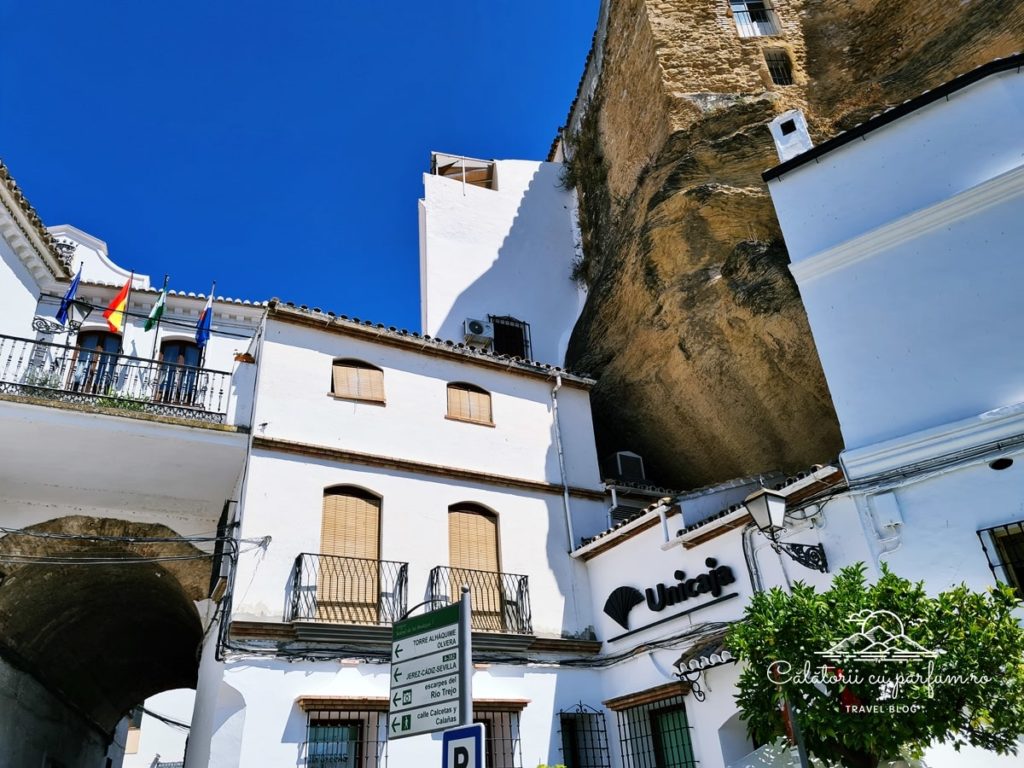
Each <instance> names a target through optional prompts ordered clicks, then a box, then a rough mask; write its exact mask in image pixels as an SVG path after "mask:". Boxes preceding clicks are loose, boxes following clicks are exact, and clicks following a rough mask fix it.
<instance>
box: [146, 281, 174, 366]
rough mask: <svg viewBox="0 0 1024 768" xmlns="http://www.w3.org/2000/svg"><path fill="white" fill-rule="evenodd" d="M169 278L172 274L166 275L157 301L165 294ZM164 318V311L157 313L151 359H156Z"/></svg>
mask: <svg viewBox="0 0 1024 768" xmlns="http://www.w3.org/2000/svg"><path fill="white" fill-rule="evenodd" d="M168 278H170V275H164V287H163V288H162V289H161V290H160V295H159V296H157V297H156V300H157V301H160V299H161V298H162V297H163V295H164V291H166V290H167V280H168ZM164 309H165V310H166V309H167V307H166V306H165V307H164ZM163 319H164V313H163V312H161V313H160V314H159V315H157V318H156V328H154V329H153V331H154V333H153V354H152V355H150V356H149V359H150V360H154V361H155V360H156V346H157V344H159V343H160V321H161V320H163Z"/></svg>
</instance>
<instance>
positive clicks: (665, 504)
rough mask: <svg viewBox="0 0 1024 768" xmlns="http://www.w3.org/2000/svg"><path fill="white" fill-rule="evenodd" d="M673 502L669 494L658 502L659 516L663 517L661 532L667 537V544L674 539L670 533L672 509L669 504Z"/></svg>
mask: <svg viewBox="0 0 1024 768" xmlns="http://www.w3.org/2000/svg"><path fill="white" fill-rule="evenodd" d="M671 503H672V499H671V498H669V497H668V496H666V497H665V498H663V499H661V500H660V501H659V502H658V517H659V518H661V532H662V534H663V535H664V537H665V543H666V544H668V543H669V541H671V540H672V537H671V536H669V535H668V511H669V509H671V507H670V506H669V505H670V504H671Z"/></svg>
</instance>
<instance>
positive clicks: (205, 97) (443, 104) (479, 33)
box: [0, 0, 598, 328]
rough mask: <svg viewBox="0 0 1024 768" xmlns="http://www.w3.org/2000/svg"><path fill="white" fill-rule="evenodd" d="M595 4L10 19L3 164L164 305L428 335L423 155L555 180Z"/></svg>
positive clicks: (255, 5)
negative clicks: (558, 147)
mask: <svg viewBox="0 0 1024 768" xmlns="http://www.w3.org/2000/svg"><path fill="white" fill-rule="evenodd" d="M597 8H598V0H555V1H554V2H551V1H550V0H547V1H546V2H544V1H542V0H509V1H506V0H490V2H488V1H487V0H443V1H442V2H437V1H436V0H435V2H416V3H414V2H408V0H399V2H397V3H377V2H359V1H358V0H300V1H299V2H293V3H289V4H282V3H268V2H265V1H264V0H248V1H247V2H221V1H219V0H206V2H202V3H199V2H195V1H194V0H181V1H180V2H177V3H151V2H139V1H138V0H132V1H131V2H110V1H107V0H99V1H98V2H93V3H82V2H67V0H62V1H61V2H56V1H55V0H34V1H33V2H26V3H17V2H8V3H3V4H2V5H0V29H3V33H4V34H3V38H4V40H3V44H2V46H0V62H2V64H3V72H4V74H3V77H2V80H0V157H2V158H3V159H4V161H5V162H6V163H7V165H8V167H9V168H10V171H11V173H12V174H13V175H14V177H15V178H16V179H17V180H18V183H19V184H20V185H21V187H22V189H23V190H24V191H25V194H26V195H27V197H28V198H29V200H30V201H31V202H32V203H33V205H35V207H36V209H37V210H38V212H39V214H40V216H41V217H42V219H43V221H44V222H46V223H47V224H50V225H52V224H72V225H74V226H77V227H79V228H81V229H84V230H85V231H87V232H89V233H91V234H93V235H95V236H97V237H99V238H101V239H103V240H105V241H106V242H107V244H108V246H109V247H110V253H111V257H112V258H113V259H114V260H115V261H116V262H118V263H119V264H121V265H122V266H124V267H126V268H130V269H134V270H136V271H138V272H144V273H148V274H150V275H151V276H152V277H153V279H154V281H159V280H160V279H162V276H163V274H164V273H170V275H171V288H174V289H179V290H192V291H197V292H200V291H201V292H204V293H205V292H207V291H208V290H209V285H210V282H211V280H214V279H216V280H217V293H218V294H222V295H229V296H235V297H240V298H249V299H268V298H271V297H273V296H278V297H280V298H282V299H285V300H288V301H294V302H296V303H302V304H308V305H310V306H318V307H322V308H323V309H331V310H333V311H335V312H338V313H344V314H348V315H356V316H358V317H360V318H366V319H372V320H375V321H379V322H385V323H388V324H395V325H400V326H403V327H408V328H418V327H419V309H418V300H419V288H418V280H419V278H418V272H417V269H418V266H417V265H418V245H417V213H416V201H417V200H418V199H419V197H420V196H421V195H422V192H423V189H422V182H421V174H422V172H423V171H425V170H427V169H428V167H429V153H430V151H431V150H439V151H443V152H451V153H456V154H464V155H469V156H471V157H482V158H524V159H543V158H544V157H545V156H546V154H547V152H548V148H549V146H550V144H551V141H552V139H553V138H554V136H555V132H556V130H557V128H558V127H559V126H560V125H561V124H562V123H563V122H564V119H565V116H566V113H567V112H568V108H569V105H570V103H571V101H572V98H573V96H574V94H575V90H576V85H577V82H578V80H579V77H580V74H581V72H582V69H583V64H584V59H585V57H586V53H587V50H588V49H589V46H590V39H591V36H592V34H593V30H594V25H595V23H596V17H597Z"/></svg>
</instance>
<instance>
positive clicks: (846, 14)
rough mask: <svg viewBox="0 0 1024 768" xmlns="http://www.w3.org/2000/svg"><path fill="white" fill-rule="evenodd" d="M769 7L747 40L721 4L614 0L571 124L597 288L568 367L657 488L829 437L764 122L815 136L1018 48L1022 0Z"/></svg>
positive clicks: (828, 413)
mask: <svg viewBox="0 0 1024 768" xmlns="http://www.w3.org/2000/svg"><path fill="white" fill-rule="evenodd" d="M774 6H775V17H774V23H775V29H774V31H775V32H776V33H777V34H773V35H769V36H760V35H759V36H750V37H740V36H739V34H738V33H737V23H736V21H737V20H736V18H735V17H734V16H733V15H732V12H731V11H730V4H729V3H728V2H727V1H726V0H611V2H610V3H609V12H608V15H607V33H606V35H605V37H604V40H603V44H602V41H600V40H599V41H598V42H597V43H596V44H598V45H601V46H602V47H601V51H600V53H601V56H600V61H601V68H600V75H599V79H598V80H597V87H596V90H595V91H594V94H593V97H592V98H591V99H589V101H588V102H587V103H586V104H578V105H577V110H578V112H579V113H580V114H583V117H582V119H581V120H579V119H578V120H576V121H575V130H574V131H573V133H572V135H571V137H570V139H569V142H570V150H571V152H572V160H571V162H570V163H569V173H568V179H567V180H568V181H569V182H570V183H572V184H575V185H576V187H577V189H578V191H579V193H580V209H581V212H580V215H581V224H582V228H583V233H584V253H585V258H584V261H583V263H582V264H581V265H580V268H579V274H580V276H581V277H582V278H583V279H585V280H586V282H587V283H588V285H589V288H590V295H589V298H588V302H587V305H586V307H585V309H584V312H583V315H582V317H581V319H580V321H579V323H578V324H577V326H576V329H575V332H574V334H573V339H572V341H571V343H570V348H569V353H568V359H567V363H568V364H569V365H571V366H572V367H574V368H576V369H579V370H585V371H589V372H591V373H594V374H596V375H598V377H599V383H598V385H597V387H596V388H595V390H594V393H593V404H594V410H595V420H596V427H597V432H598V443H599V447H600V449H601V450H602V452H605V453H609V452H611V451H614V450H633V451H636V452H638V453H640V454H641V455H643V456H644V457H645V459H646V462H647V467H648V474H649V476H650V477H652V478H653V479H655V480H658V481H660V482H662V483H664V484H667V485H674V486H677V487H688V486H695V485H701V484H706V483H711V482H716V481H720V480H725V479H728V478H731V477H736V476H740V475H746V474H752V473H757V472H761V471H766V470H769V469H774V468H782V469H792V468H797V467H801V466H806V465H809V464H812V463H815V462H819V461H822V460H827V459H830V458H832V457H834V456H835V455H836V454H837V453H838V452H839V451H840V450H841V449H842V443H841V438H840V433H839V427H838V423H837V421H836V417H835V414H834V412H833V408H832V403H831V399H830V397H829V393H828V388H827V385H826V383H825V379H824V376H823V374H822V371H821V367H820V364H819V362H818V357H817V353H816V351H815V348H814V342H813V339H812V337H811V333H810V329H809V327H808V324H807V319H806V316H805V313H804V309H803V305H802V303H801V300H800V296H799V293H798V291H797V288H796V285H795V283H794V282H793V279H792V277H791V276H790V273H789V270H788V256H787V254H786V250H785V246H784V244H783V242H782V239H781V234H780V231H779V227H778V223H777V221H776V219H775V215H774V210H773V208H772V204H771V200H770V198H769V196H768V192H767V189H766V187H765V185H764V184H763V183H762V182H761V179H760V174H761V172H762V171H763V170H764V169H766V168H769V167H771V166H773V165H776V164H777V162H778V160H777V156H776V154H775V149H774V146H773V144H772V140H771V137H770V135H769V133H768V130H767V128H766V126H765V124H766V123H767V122H768V121H769V120H771V119H772V118H773V117H774V116H775V115H776V114H778V113H779V112H782V111H784V110H785V109H789V108H792V107H799V108H801V109H804V110H805V112H806V113H807V115H808V120H809V123H810V125H811V130H812V132H813V133H814V134H815V138H816V139H818V140H819V141H820V140H821V139H823V138H827V137H828V136H830V135H833V134H834V133H835V132H836V131H838V130H840V129H842V128H845V127H849V125H851V124H854V123H856V122H860V121H861V120H863V119H864V118H866V117H868V116H870V114H873V113H875V112H878V111H880V110H881V109H883V108H885V107H886V106H889V105H892V104H894V103H898V102H900V101H902V100H904V99H906V98H908V97H910V96H912V95H915V94H917V93H920V92H921V91H924V90H927V89H928V88H931V87H934V86H935V85H937V84H939V83H941V82H944V81H946V80H948V79H951V78H952V77H954V76H955V75H957V74H960V73H962V72H964V71H967V70H969V69H971V68H973V67H974V66H977V65H980V64H982V63H984V62H986V61H989V60H991V59H993V58H997V57H999V56H1003V55H1006V54H1008V53H1011V52H1013V51H1014V50H1016V49H1018V48H1020V47H1022V44H1024V0H1018V1H1017V2H1011V3H1007V2H997V1H996V0H974V2H970V0H968V2H963V3H960V2H957V3H936V2H935V1H934V0H859V1H857V0H777V2H776V3H775V4H774ZM741 21H742V19H741ZM766 52H767V53H768V54H769V55H770V56H776V57H777V56H778V55H780V54H781V55H783V56H785V60H786V61H788V63H789V65H790V68H791V71H792V79H793V84H792V85H776V84H774V82H773V78H772V76H771V74H770V72H769V69H768V67H767V66H766V57H765V53H766ZM584 107H585V113H582V112H581V110H582V109H583V108H584Z"/></svg>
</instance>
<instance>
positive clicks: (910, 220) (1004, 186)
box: [789, 166, 1024, 286]
mask: <svg viewBox="0 0 1024 768" xmlns="http://www.w3.org/2000/svg"><path fill="white" fill-rule="evenodd" d="M1022 195H1024V166H1021V167H1019V168H1015V169H1013V170H1012V171H1007V172H1006V173H1003V174H1000V175H999V176H996V177H995V178H994V179H989V180H988V181H986V182H983V183H982V184H978V185H977V186H975V187H971V188H970V189H967V190H965V191H963V192H961V193H959V194H957V195H954V196H953V197H951V198H949V199H947V200H943V201H942V202H940V203H936V204H935V205H932V206H929V207H928V208H924V209H922V210H920V211H914V212H913V213H909V214H907V215H906V216H903V217H901V218H899V219H897V220H896V221H892V222H889V223H888V224H884V225H882V226H881V227H878V228H877V229H873V230H872V231H870V232H867V233H865V234H863V235H859V236H857V237H855V238H853V239H852V240H847V241H846V242H845V243H841V244H840V245H837V246H834V247H832V248H828V249H827V250H824V251H821V252H819V253H817V254H815V255H813V256H811V257H809V258H807V259H803V260H801V261H798V262H794V263H792V264H790V266H789V270H790V272H792V273H793V277H795V278H796V281H797V283H799V284H800V285H801V286H804V285H807V284H808V283H810V282H812V281H814V280H817V279H819V278H821V277H825V276H826V275H830V274H832V273H833V272H839V271H841V270H844V269H847V268H849V267H851V266H853V265H854V264H857V263H859V262H862V261H867V260H869V259H873V258H875V257H876V256H878V255H879V254H882V253H886V252H888V251H891V250H892V249H893V248H896V247H898V246H900V245H902V244H903V243H906V242H909V241H911V240H914V239H916V238H919V237H922V236H924V235H926V234H928V233H929V232H933V231H935V230H938V229H946V228H948V227H949V226H951V225H952V224H953V223H954V222H957V221H960V220H962V219H966V218H968V217H970V216H974V215H976V214H978V213H981V212H982V211H984V210H986V209H988V208H991V207H993V206H995V205H999V204H1001V203H1005V202H1007V201H1008V200H1011V199H1013V198H1016V197H1020V196H1022Z"/></svg>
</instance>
